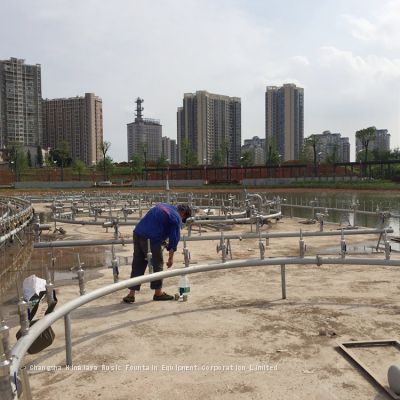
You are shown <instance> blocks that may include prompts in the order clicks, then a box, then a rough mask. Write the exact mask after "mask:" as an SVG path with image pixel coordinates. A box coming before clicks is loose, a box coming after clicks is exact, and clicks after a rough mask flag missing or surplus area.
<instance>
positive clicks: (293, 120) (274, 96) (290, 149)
mask: <svg viewBox="0 0 400 400" xmlns="http://www.w3.org/2000/svg"><path fill="white" fill-rule="evenodd" d="M265 138H266V142H267V143H266V153H267V154H266V157H267V161H268V159H269V157H270V154H271V152H272V151H277V152H278V153H279V154H280V155H281V159H282V161H289V160H298V159H299V158H300V153H301V148H302V145H303V139H304V90H303V89H302V88H299V87H296V85H295V84H293V83H287V84H284V85H283V86H280V87H278V86H267V90H266V92H265Z"/></svg>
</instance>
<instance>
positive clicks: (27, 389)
mask: <svg viewBox="0 0 400 400" xmlns="http://www.w3.org/2000/svg"><path fill="white" fill-rule="evenodd" d="M20 372H21V383H22V394H23V395H24V400H32V391H31V385H30V383H29V376H28V371H27V370H26V366H23V367H21V369H20Z"/></svg>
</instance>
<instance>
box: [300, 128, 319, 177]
mask: <svg viewBox="0 0 400 400" xmlns="http://www.w3.org/2000/svg"><path fill="white" fill-rule="evenodd" d="M319 142H320V140H319V137H318V136H317V135H311V136H309V137H308V138H306V139H305V140H304V146H305V147H306V148H309V149H311V151H312V153H311V154H312V160H313V164H314V175H315V176H317V171H318V162H319V160H318V148H319Z"/></svg>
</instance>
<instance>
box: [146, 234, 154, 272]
mask: <svg viewBox="0 0 400 400" xmlns="http://www.w3.org/2000/svg"><path fill="white" fill-rule="evenodd" d="M152 257H153V254H152V253H151V242H150V239H147V266H148V268H149V274H152V273H153V272H154V268H153V264H152V263H151V258H152Z"/></svg>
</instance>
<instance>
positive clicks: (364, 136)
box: [356, 126, 376, 162]
mask: <svg viewBox="0 0 400 400" xmlns="http://www.w3.org/2000/svg"><path fill="white" fill-rule="evenodd" d="M375 137H376V128H375V126H370V127H369V128H365V129H360V130H359V131H357V132H356V139H357V140H359V141H360V143H361V146H362V149H363V151H364V162H367V161H368V155H369V153H368V147H369V144H370V142H371V141H372V140H374V139H375Z"/></svg>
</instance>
